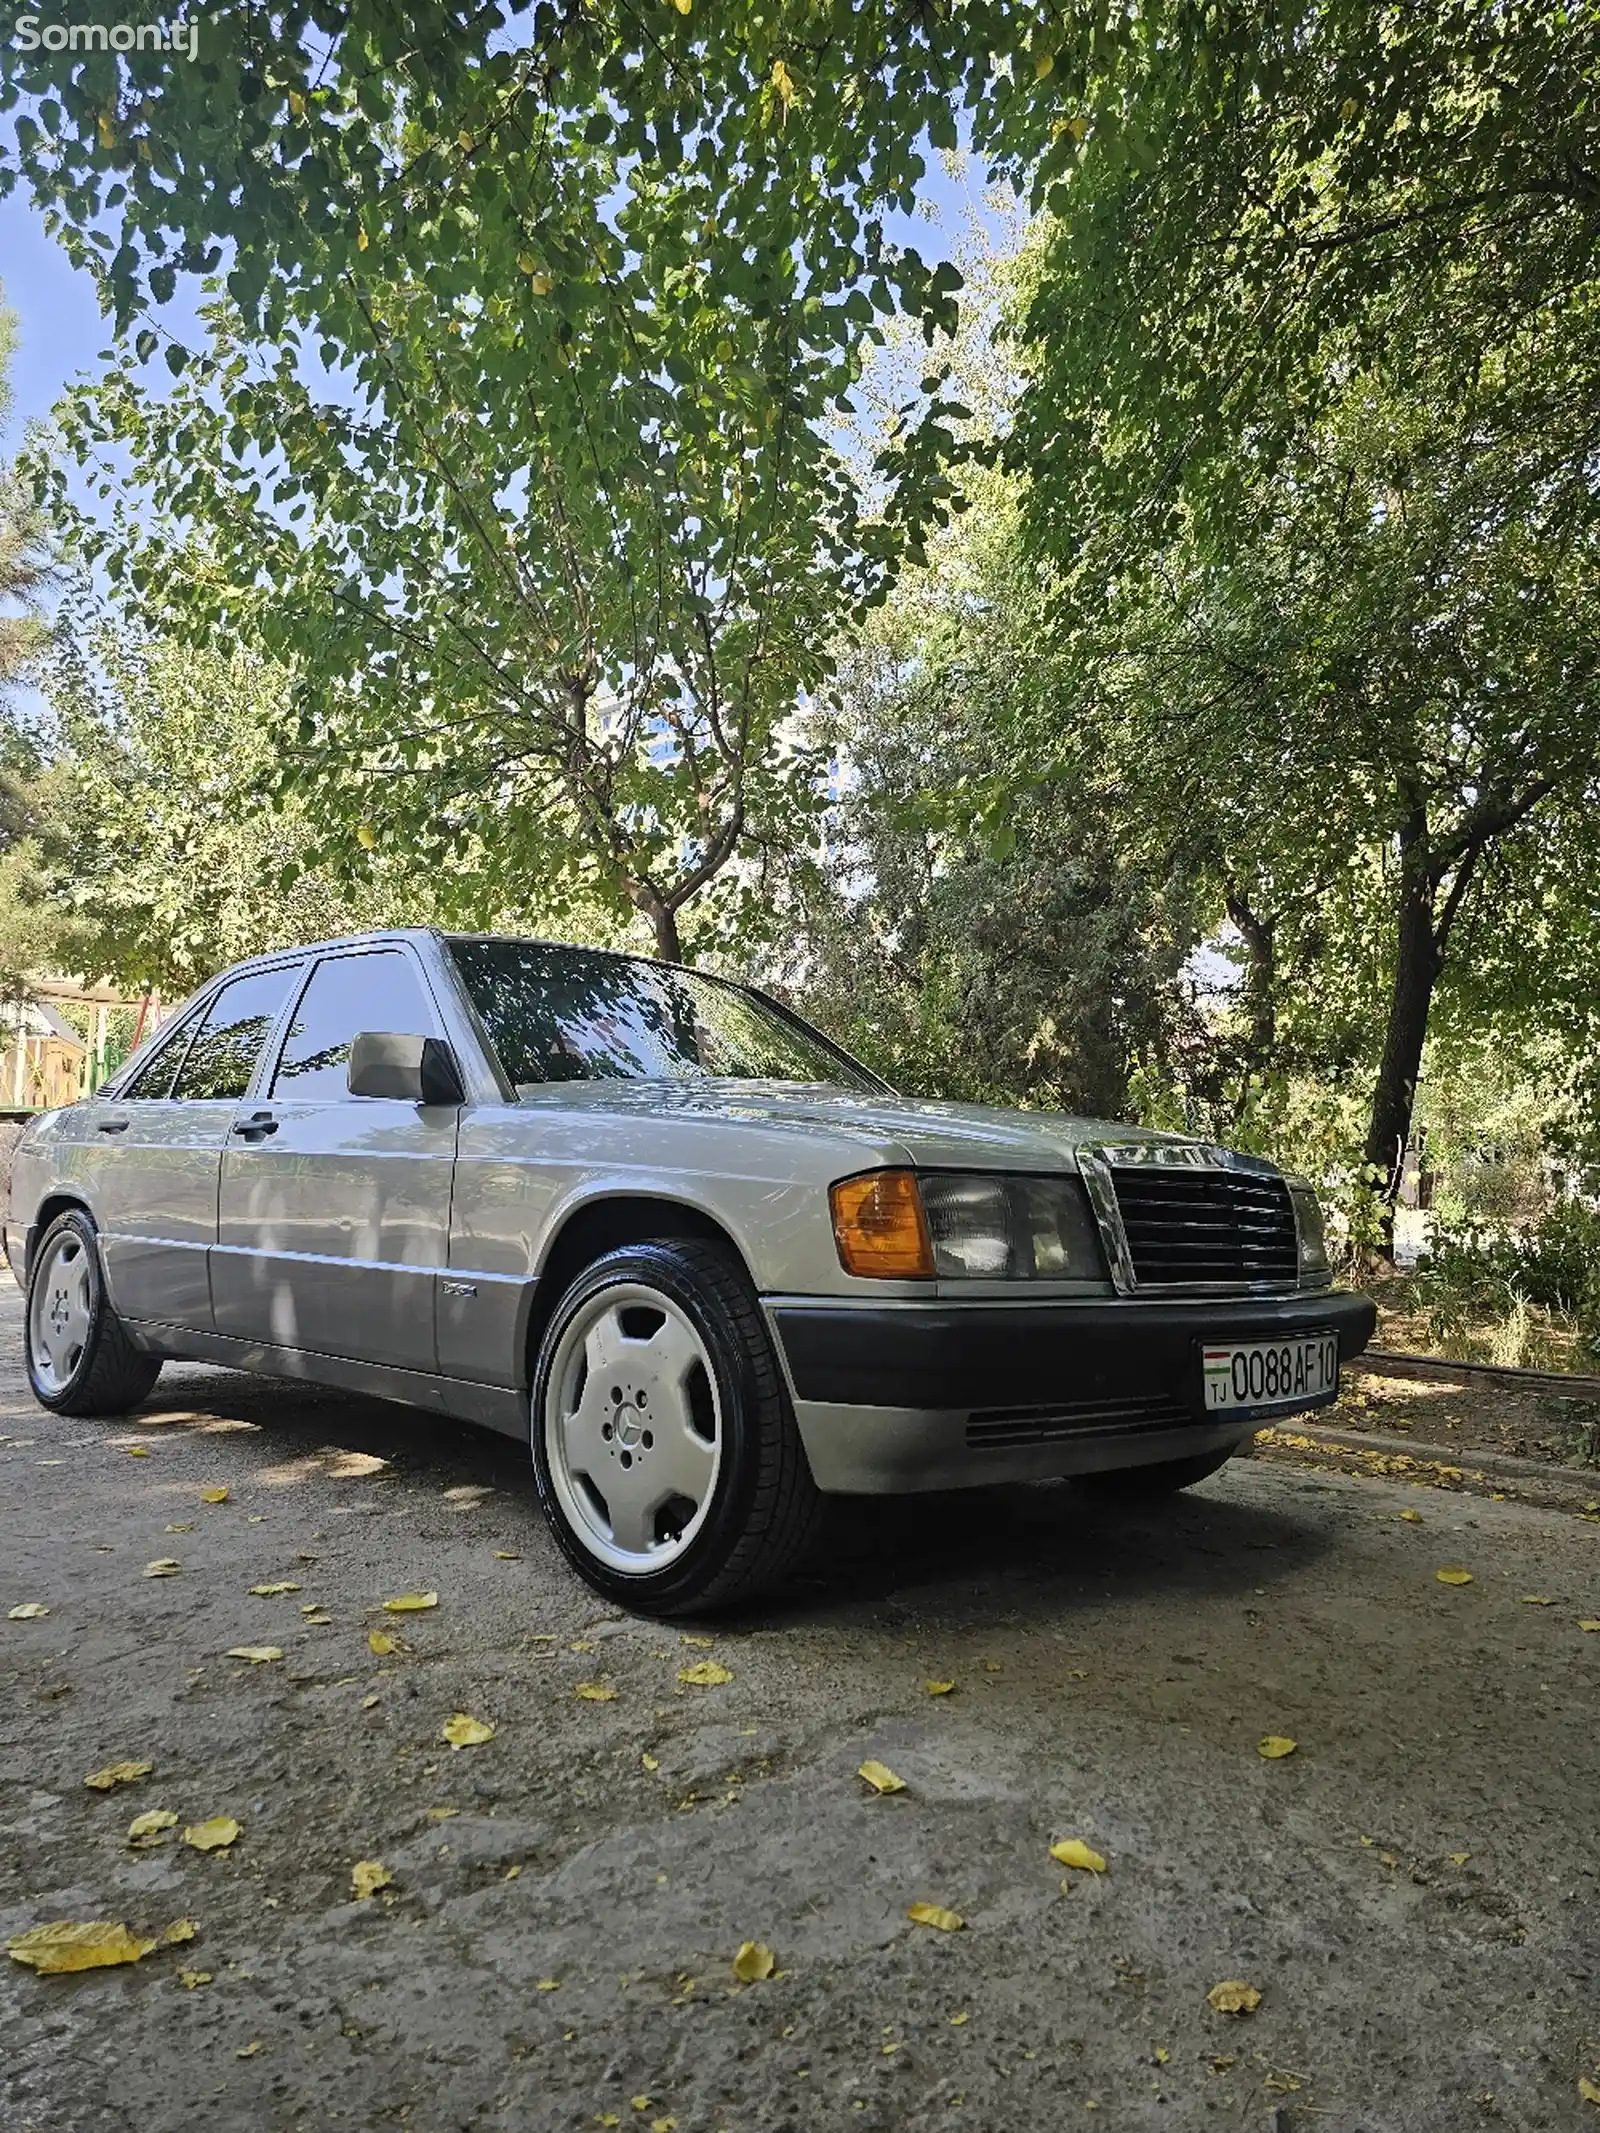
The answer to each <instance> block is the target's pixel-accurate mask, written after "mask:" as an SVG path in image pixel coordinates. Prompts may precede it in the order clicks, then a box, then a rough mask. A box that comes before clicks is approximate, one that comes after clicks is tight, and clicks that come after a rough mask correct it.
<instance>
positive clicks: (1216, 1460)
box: [1077, 1445, 1234, 1503]
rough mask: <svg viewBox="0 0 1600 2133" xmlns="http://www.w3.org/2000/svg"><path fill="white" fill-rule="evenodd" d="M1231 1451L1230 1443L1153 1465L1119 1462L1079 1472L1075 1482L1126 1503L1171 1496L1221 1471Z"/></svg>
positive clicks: (1232, 1450) (1101, 1494) (1098, 1493)
mask: <svg viewBox="0 0 1600 2133" xmlns="http://www.w3.org/2000/svg"><path fill="white" fill-rule="evenodd" d="M1233 1452H1234V1448H1233V1446H1232V1445H1229V1447H1228V1449H1227V1450H1226V1451H1225V1452H1201V1453H1198V1454H1197V1455H1196V1456H1195V1457H1194V1458H1192V1459H1162V1460H1160V1461H1158V1462H1157V1463H1156V1464H1155V1465H1154V1466H1119V1467H1113V1468H1112V1469H1111V1471H1110V1472H1109V1473H1105V1474H1080V1475H1079V1476H1078V1477H1077V1479H1078V1485H1079V1487H1080V1488H1086V1489H1092V1490H1093V1491H1094V1492H1095V1494H1096V1495H1098V1496H1115V1497H1117V1498H1118V1499H1119V1500H1120V1501H1122V1502H1125V1503H1139V1502H1141V1501H1147V1500H1148V1499H1150V1498H1151V1497H1156V1496H1172V1495H1174V1494H1176V1492H1177V1491H1178V1490H1179V1489H1188V1488H1192V1487H1193V1486H1194V1484H1195V1483H1196V1482H1197V1481H1204V1480H1205V1479H1206V1478H1207V1476H1208V1475H1211V1474H1217V1473H1220V1472H1221V1471H1222V1469H1223V1468H1224V1467H1225V1466H1226V1465H1227V1463H1228V1461H1229V1460H1230V1459H1231V1458H1232V1457H1233Z"/></svg>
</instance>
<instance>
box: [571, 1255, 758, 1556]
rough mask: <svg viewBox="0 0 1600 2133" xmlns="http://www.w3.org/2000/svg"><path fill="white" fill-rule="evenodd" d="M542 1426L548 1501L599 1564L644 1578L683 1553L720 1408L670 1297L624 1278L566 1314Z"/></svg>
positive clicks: (700, 1509)
mask: <svg viewBox="0 0 1600 2133" xmlns="http://www.w3.org/2000/svg"><path fill="white" fill-rule="evenodd" d="M543 1429H544V1448H545V1458H546V1460H547V1461H548V1464H549V1470H550V1481H551V1486H552V1488H553V1489H554V1491H555V1496H556V1500H557V1502H558V1503H559V1504H560V1506H561V1510H562V1512H563V1514H564V1515H565V1517H566V1521H567V1524H568V1527H569V1528H570V1530H571V1531H572V1532H573V1534H574V1535H575V1536H576V1537H577V1539H578V1540H579V1541H580V1542H581V1543H582V1545H583V1546H584V1548H586V1549H587V1550H588V1552H589V1554H591V1555H592V1556H593V1557H594V1558H595V1559H596V1561H597V1562H601V1563H604V1564H605V1566H606V1567H607V1569H609V1570H615V1571H620V1572H621V1573H622V1574H623V1575H624V1576H626V1577H647V1576H649V1575H650V1574H651V1573H652V1572H653V1571H657V1570H661V1569H664V1568H665V1567H666V1566H667V1565H668V1564H669V1563H672V1562H675V1561H676V1560H677V1558H678V1557H679V1556H680V1555H682V1554H683V1552H684V1550H685V1549H686V1548H688V1547H689V1546H690V1544H691V1543H692V1542H693V1540H694V1538H695V1535H696V1534H697V1533H698V1532H699V1531H700V1528H701V1527H702V1526H703V1525H704V1523H705V1520H706V1514H707V1512H708V1510H709V1508H710V1505H711V1501H712V1498H713V1496H714V1495H715V1494H716V1486H717V1476H718V1475H719V1473H720V1472H721V1470H722V1439H723V1425H722V1404H721V1400H720V1398H719V1397H718V1393H717V1380H716V1373H715V1372H714V1371H713V1369H712V1367H711V1359H710V1357H709V1356H708V1355H707V1353H706V1347H705V1342H704V1341H703V1340H702V1339H701V1337H700V1335H699V1333H698V1332H697V1331H696V1330H695V1328H694V1326H693V1325H692V1324H691V1323H690V1321H689V1319H688V1318H687V1317H686V1316H685V1314H684V1313H683V1311H682V1310H680V1309H679V1307H678V1306H677V1305H676V1304H675V1303H673V1302H672V1301H671V1299H670V1298H669V1297H666V1296H663V1295H662V1294H661V1293H660V1291H659V1290H657V1289H652V1288H649V1287H647V1286H646V1285H645V1284H644V1283H642V1282H628V1283H625V1284H622V1285H619V1286H618V1287H616V1288H610V1289H604V1290H602V1291H601V1292H600V1294H599V1295H597V1296H593V1297H591V1298H590V1299H589V1301H588V1302H587V1303H585V1304H584V1305H583V1306H582V1307H581V1308H580V1309H579V1310H578V1311H576V1312H575V1313H574V1314H573V1318H572V1322H571V1324H570V1325H569V1326H568V1327H567V1329H566V1331H565V1332H564V1333H563V1334H562V1336H561V1340H560V1343H559V1345H558V1346H557V1349H556V1354H555V1361H554V1364H553V1365H552V1367H551V1371H550V1376H549V1380H548V1382H547V1385H546V1388H545V1396H544V1416H543Z"/></svg>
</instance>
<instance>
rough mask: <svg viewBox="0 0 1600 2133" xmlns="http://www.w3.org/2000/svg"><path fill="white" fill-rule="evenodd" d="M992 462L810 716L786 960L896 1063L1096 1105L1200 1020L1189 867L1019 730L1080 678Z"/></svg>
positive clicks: (932, 1077)
mask: <svg viewBox="0 0 1600 2133" xmlns="http://www.w3.org/2000/svg"><path fill="white" fill-rule="evenodd" d="M1016 517H1017V514H1016V505H1015V498H1014V494H1013V492H1012V490H1011V488H1010V486H1009V485H1008V484H1006V483H1004V482H1002V481H1000V480H999V479H997V478H995V477H992V476H991V477H986V478H985V479H984V480H983V481H981V482H980V483H979V484H978V486H977V492H976V496H975V508H974V509H973V510H972V512H971V514H970V516H968V517H967V518H964V519H963V520H962V521H961V523H960V527H959V529H958V530H954V531H951V532H948V533H946V534H944V535H942V536H940V537H939V539H938V540H937V541H936V543H935V544H934V546H933V549H932V552H931V554H930V559H929V565H928V568H927V569H925V570H919V571H914V572H912V573H909V574H908V575H907V577H906V578H905V579H904V580H903V581H902V583H901V585H900V587H899V588H898V590H897V592H896V594H895V596H894V597H893V599H892V600H891V601H890V602H889V604H888V605H887V606H886V607H885V608H884V610H883V611H882V612H881V614H879V615H878V616H876V617H875V618H874V620H873V623H872V626H871V628H870V630H869V632H868V633H867V635H866V637H865V640H864V641H863V643H862V644H861V645H860V646H859V647H858V649H857V650H856V652H855V653H854V655H853V656H852V657H851V659H850V660H849V661H848V662H847V664H846V667H845V670H844V673H843V676H842V687H841V704H840V709H839V711H838V713H837V715H835V716H833V717H830V718H828V719H826V720H825V721H823V734H822V737H823V738H824V739H825V741H826V743H827V745H828V746H829V748H830V752H831V754H832V757H833V760H834V763H835V782H836V803H835V805H834V806H833V808H832V809H831V811H830V816H829V820H828V824H827V843H826V848H825V857H824V861H823V864H822V866H821V867H820V869H818V870H815V871H809V870H808V871H806V872H804V873H803V874H802V875H801V876H800V877H799V881H800V892H799V897H798V905H799V909H798V913H797V917H798V924H797V928H796V934H797V940H798V947H797V948H796V949H795V950H793V951H792V952H791V954H790V955H789V956H788V957H787V958H786V959H785V960H784V962H783V964H782V965H781V968H782V971H783V974H784V976H785V978H786V979H787V982H788V983H789V984H790V985H791V986H792V987H793V988H794V989H795V990H796V992H797V993H798V994H799V995H800V996H801V997H803V999H804V1001H805V1003H806V1005H807V1008H808V1010H809V1011H810V1012H812V1013H814V1014H815V1015H816V1016H817V1017H818V1018H819V1019H820V1020H822V1021H823V1022H824V1023H825V1025H826V1026H827V1027H829V1028H832V1029H834V1030H836V1031H838V1032H840V1033H841V1034H842V1035H844V1036H845V1038H846V1041H847V1042H849V1043H851V1044H852V1045H853V1046H854V1047H855V1048H856V1049H858V1050H859V1051H860V1052H861V1053H862V1054H863V1055H864V1056H866V1057H868V1058H869V1059H871V1060H873V1061H874V1062H875V1063H876V1064H878V1065H879V1066H880V1067H881V1069H882V1070H883V1071H884V1072H885V1073H886V1074H887V1075H888V1076H889V1078H890V1079H891V1080H894V1081H896V1082H897V1083H899V1084H900V1085H901V1086H907V1087H912V1088H915V1089H918V1090H921V1091H923V1092H926V1093H932V1094H938V1095H944V1096H960V1097H966V1098H970V1099H974V1100H978V1101H992V1102H1001V1103H1005V1102H1016V1101H1018V1100H1019V1099H1020V1100H1022V1101H1024V1102H1027V1103H1032V1104H1039V1105H1043V1106H1047V1107H1050V1108H1053V1109H1060V1110H1068V1111H1077V1112H1083V1113H1087V1114H1090V1115H1093V1116H1099V1117H1105V1118H1117V1117H1129V1116H1132V1115H1134V1114H1135V1112H1136V1111H1137V1110H1139V1109H1140V1108H1142V1107H1144V1106H1146V1105H1148V1103H1149V1102H1150V1101H1152V1099H1154V1098H1156V1097H1157V1095H1158V1093H1159V1094H1160V1095H1165V1094H1166V1093H1167V1092H1169V1091H1170V1090H1171V1089H1172V1088H1173V1087H1174V1086H1175V1084H1176V1083H1177V1082H1178V1081H1179V1080H1180V1079H1181V1077H1182V1076H1183V1075H1184V1074H1185V1072H1186V1071H1187V1070H1188V1068H1189V1066H1190V1064H1191V1058H1190V1055H1191V1054H1192V1053H1193V1052H1194V1051H1195V1049H1196V1047H1197V1046H1198V1045H1200V1044H1201V1042H1202V1040H1203V1032H1202V1029H1201V1025H1200V1022H1199V1019H1198V1017H1197V1014H1196V1010H1195V1002H1194V988H1193V986H1192V984H1191V983H1190V981H1189V978H1188V976H1187V972H1186V965H1187V963H1188V959H1189V956H1190V953H1191V950H1192V949H1193V947H1194V945H1195V941H1196V934H1195V931H1194V927H1195V922H1196V916H1197V914H1196V911H1195V908H1194V906H1193V902H1192V897H1191V883H1190V882H1189V880H1188V879H1187V878H1186V877H1185V876H1184V874H1183V872H1182V870H1181V868H1176V869H1175V868H1171V867H1168V866H1167V865H1166V864H1165V862H1164V861H1163V860H1161V859H1160V858H1159V857H1156V858H1154V859H1153V860H1152V862H1151V864H1149V865H1148V866H1147V865H1146V864H1144V863H1143V861H1142V859H1141V858H1139V857H1133V858H1130V857H1129V856H1128V855H1127V853H1126V851H1125V850H1124V849H1121V848H1119V844H1118V840H1117V837H1116V834H1115V824H1114V822H1113V821H1112V820H1111V819H1110V818H1108V816H1107V815H1106V813H1105V811H1104V808H1103V806H1102V805H1101V801H1100V796H1099V794H1098V793H1097V792H1095V791H1094V790H1093V789H1092V788H1091V787H1090V786H1089V785H1087V784H1085V782H1084V781H1083V779H1082V778H1081V776H1078V775H1076V774H1074V773H1073V772H1071V771H1070V770H1069V769H1068V767H1067V766H1066V765H1064V764H1063V763H1062V762H1061V761H1060V759H1059V757H1057V758H1056V759H1055V760H1053V761H1050V762H1046V761H1044V760H1043V759H1042V758H1041V757H1040V756H1039V755H1037V754H1035V755H1034V756H1033V757H1032V758H1030V759H1028V760H1026V761H1025V760H1023V759H1020V758H1019V756H1018V753H1017V741H1018V737H1019V735H1020V734H1022V733H1024V732H1032V733H1034V734H1035V735H1037V732H1038V730H1039V727H1040V726H1041V725H1044V726H1052V725H1054V724H1056V723H1057V722H1061V721H1064V720H1066V719H1067V718H1069V717H1070V716H1071V714H1072V706H1073V701H1074V696H1073V691H1074V689H1075V685H1076V679H1077V677H1076V676H1075V674H1074V672H1073V671H1072V669H1071V667H1070V664H1069V663H1068V662H1067V661H1065V660H1064V659H1062V658H1061V657H1060V656H1058V654H1057V652H1056V651H1055V649H1054V645H1055V640H1054V638H1053V637H1052V633H1051V631H1050V628H1049V626H1048V601H1047V597H1046V593H1047V588H1046V587H1044V586H1043V585H1042V584H1041V581H1040V579H1039V576H1038V574H1037V573H1036V572H1034V571H1032V570H1031V569H1030V568H1029V567H1028V565H1027V564H1026V562H1025V560H1024V559H1023V557H1022V555H1021V553H1020V550H1019V546H1018V542H1017V527H1016Z"/></svg>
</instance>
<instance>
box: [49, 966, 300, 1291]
mask: <svg viewBox="0 0 1600 2133" xmlns="http://www.w3.org/2000/svg"><path fill="white" fill-rule="evenodd" d="M301 968H302V966H301V965H300V964H298V963H286V964H278V965H275V966H274V967H272V968H271V969H268V970H255V971H249V972H246V973H245V974H244V975H242V976H240V977H237V978H230V979H229V980H228V982H227V983H226V984H225V985H223V986H222V987H221V988H220V989H219V990H218V991H217V992H216V993H214V994H213V995H212V997H211V1000H210V1003H209V1005H207V1006H206V1007H205V1008H203V1009H201V1010H199V1011H198V1012H197V1013H196V1014H194V1015H192V1016H190V1017H189V1018H188V1019H187V1020H186V1021H185V1022H184V1023H183V1024H182V1025H181V1026H179V1027H178V1028H176V1029H174V1031H173V1033H172V1035H171V1036H170V1037H169V1038H167V1039H166V1041H164V1042H163V1043H162V1044H161V1045H160V1046H159V1047H158V1048H157V1050H156V1051H154V1052H153V1053H152V1054H151V1056H150V1058H149V1059H148V1060H147V1061H146V1062H145V1064H144V1065H143V1066H142V1067H141V1068H140V1069H139V1071H138V1073H137V1074H136V1075H135V1076H134V1078H133V1080H132V1081H131V1082H129V1083H128V1084H127V1086H126V1087H125V1088H124V1089H123V1090H122V1092H121V1093H120V1094H119V1095H117V1096H115V1097H106V1098H96V1099H94V1100H93V1101H92V1102H91V1104H90V1105H89V1107H88V1111H89V1115H88V1117H87V1118H86V1119H85V1122H84V1128H83V1133H82V1146H83V1153H82V1156H81V1158H80V1164H81V1175H82V1176H83V1179H84V1182H85V1184H86V1186H87V1188H88V1192H89V1196H90V1202H91V1205H92V1206H93V1208H94V1211H95V1219H96V1221H97V1222H98V1224H99V1227H100V1244H101V1252H102V1256H103V1258H104V1261H105V1268H106V1278H107V1280H108V1282H109V1283H110V1287H111V1295H112V1300H113V1302H114V1303H115V1305H116V1308H117V1310H118V1311H119V1312H120V1313H121V1314H122V1316H123V1317H125V1318H132V1319H141V1320H145V1321H147V1322H153V1323H155V1324H158V1325H167V1326H187V1327H194V1328H198V1329H200V1330H201V1331H205V1330H206V1329H208V1328H209V1327H210V1325H211V1323H212V1317H211V1291H210V1286H209V1282H208V1276H207V1261H208V1258H209V1255H210V1251H211V1247H212V1246H213V1244H214V1243H215V1242H216V1235H217V1180H218V1173H219V1171H220V1169H221V1165H222V1150H223V1145H224V1143H225V1142H226V1140H227V1138H228V1131H229V1128H230V1127H231V1126H232V1124H233V1114H234V1111H235V1110H236V1108H237V1106H238V1100H239V1098H240V1097H241V1096H242V1095H243V1094H244V1092H245V1090H246V1089H247V1088H248V1087H249V1085H250V1076H251V1074H252V1072H253V1071H254V1069H255V1066H256V1062H257V1060H258V1059H259V1058H260V1056H261V1054H262V1052H263V1051H264V1049H265V1047H266V1043H267V1040H268V1038H269V1037H270V1036H271V1035H272V1033H273V1031H274V1029H275V1028H276V1026H277V1023H278V1020H279V1017H280V1015H281V1014H282V1011H283V1009H284V1008H285V1007H286V1006H287V1005H288V1000H289V994H290V991H291V990H292V988H293V985H294V984H295V982H296V980H297V979H298V977H299V975H300V972H301Z"/></svg>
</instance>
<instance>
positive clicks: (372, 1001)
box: [272, 949, 439, 1102]
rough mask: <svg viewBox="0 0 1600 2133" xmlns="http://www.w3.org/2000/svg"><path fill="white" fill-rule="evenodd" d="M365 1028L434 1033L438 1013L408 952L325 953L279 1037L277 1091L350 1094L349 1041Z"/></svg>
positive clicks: (324, 1095)
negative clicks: (334, 954)
mask: <svg viewBox="0 0 1600 2133" xmlns="http://www.w3.org/2000/svg"><path fill="white" fill-rule="evenodd" d="M367 1030H388V1031H392V1032H393V1033H394V1034H395V1035H396V1036H408V1037H436V1036H437V1035H438V1034H439V1018H438V1016H437V1015H436V1014H435V1013H434V1011H433V1005H432V1003H431V1002H430V1000H429V998H428V996H427V994H426V993H425V992H424V991H423V989H422V980H421V978H420V977H418V975H417V971H416V967H415V965H414V964H413V963H412V961H411V958H410V957H409V956H408V955H405V954H403V953H402V952H401V951H400V950H399V949H384V950H381V951H380V952H379V953H377V954H375V955H338V956H330V957H329V958H328V959H327V960H326V961H325V962H321V963H319V964H318V965H317V967H316V969H315V970H314V971H313V972H312V973H311V983H310V984H309V985H308V986H307V987H306V989H305V991H304V992H303V993H302V994H301V995H300V1005H299V1006H298V1007H297V1008H296V1009H295V1012H294V1021H293V1022H292V1023H291V1024H290V1026H289V1034H288V1036H287V1037H286V1038H285V1039H284V1041H283V1054H282V1057H281V1058H280V1059H279V1061H278V1071H277V1074H276V1076H275V1077H274V1079H273V1083H272V1093H273V1095H274V1096H285V1097H287V1096H309V1097H316V1098H319V1099H320V1100H322V1101H323V1102H329V1101H332V1100H334V1099H336V1098H339V1097H345V1096H348V1095H349V1093H350V1085H349V1081H348V1078H347V1077H348V1075H349V1070H350V1046H351V1044H352V1042H353V1041H354V1039H355V1038H357V1037H359V1036H361V1035H362V1033H363V1032H364V1031H367Z"/></svg>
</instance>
